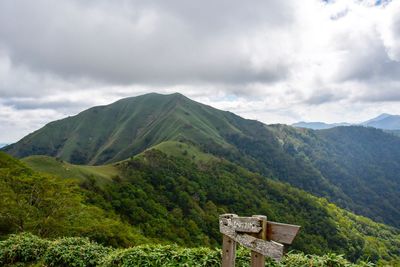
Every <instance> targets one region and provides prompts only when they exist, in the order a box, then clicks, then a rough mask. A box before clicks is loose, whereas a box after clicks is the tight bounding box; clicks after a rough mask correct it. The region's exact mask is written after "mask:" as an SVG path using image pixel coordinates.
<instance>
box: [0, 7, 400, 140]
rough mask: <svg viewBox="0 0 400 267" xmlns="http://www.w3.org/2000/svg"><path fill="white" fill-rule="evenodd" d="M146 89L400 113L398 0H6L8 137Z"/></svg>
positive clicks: (271, 104)
mask: <svg viewBox="0 0 400 267" xmlns="http://www.w3.org/2000/svg"><path fill="white" fill-rule="evenodd" d="M147 92H159V93H172V92H180V93H183V94H185V95H186V96H188V97H190V98H192V99H194V100H197V101H200V102H203V103H206V104H210V105H212V106H214V107H217V108H220V109H224V110H229V111H232V112H235V113H237V114H239V115H241V116H243V117H246V118H252V119H257V120H260V121H263V122H265V123H276V122H282V123H293V122H296V121H300V120H306V121H325V122H340V121H348V122H357V121H363V120H366V119H369V118H371V117H374V116H376V115H379V114H380V113H383V112H386V113H393V114H400V1H399V0H393V1H388V0H386V1H384V0H381V1H376V0H336V1H335V0H329V1H328V0H325V1H323V0H302V1H299V0H285V1H282V0H254V1H253V0H251V1H236V0H217V1H216V0H202V1H191V0H169V1H165V0H160V1H151V0H119V1H109V0H86V1H78V0H58V1H54V0H35V1H31V0H25V1H24V0H1V1H0V143H10V142H14V141H17V140H18V139H20V138H21V137H23V136H24V135H26V134H28V133H29V132H31V131H33V130H36V129H37V128H39V127H41V126H43V125H44V124H46V123H48V122H50V121H52V120H55V119H60V118H63V117H65V116H69V115H74V114H76V113H78V112H79V111H82V110H84V109H86V108H88V107H91V106H93V105H99V104H107V103H111V102H113V101H115V100H117V99H119V98H123V97H127V96H135V95H140V94H143V93H147Z"/></svg>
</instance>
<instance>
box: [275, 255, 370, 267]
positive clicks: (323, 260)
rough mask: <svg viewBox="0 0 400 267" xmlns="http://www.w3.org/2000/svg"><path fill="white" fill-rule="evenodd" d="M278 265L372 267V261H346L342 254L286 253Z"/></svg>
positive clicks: (293, 266) (296, 266) (297, 266)
mask: <svg viewBox="0 0 400 267" xmlns="http://www.w3.org/2000/svg"><path fill="white" fill-rule="evenodd" d="M278 266H285V267H373V266H375V265H374V264H373V263H370V262H364V261H361V262H359V263H358V264H353V263H350V262H348V261H347V260H346V259H344V258H343V256H342V255H336V254H332V253H329V254H326V255H323V256H315V255H304V254H294V253H290V254H288V255H287V256H286V257H285V258H284V259H283V261H282V263H281V264H279V265H278Z"/></svg>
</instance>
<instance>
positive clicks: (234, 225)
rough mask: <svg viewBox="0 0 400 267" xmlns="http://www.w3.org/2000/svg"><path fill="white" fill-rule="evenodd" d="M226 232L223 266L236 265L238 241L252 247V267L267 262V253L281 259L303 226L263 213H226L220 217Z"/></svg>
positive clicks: (230, 266)
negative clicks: (283, 221) (277, 220)
mask: <svg viewBox="0 0 400 267" xmlns="http://www.w3.org/2000/svg"><path fill="white" fill-rule="evenodd" d="M219 229H220V232H221V233H222V234H223V237H224V238H223V245H222V247H223V252H222V267H233V266H235V252H236V243H239V244H240V245H242V246H244V247H246V248H248V249H250V250H251V251H252V265H251V266H252V267H258V266H264V263H265V256H268V257H271V258H273V259H275V260H278V261H279V260H280V259H281V258H282V256H283V253H284V245H283V244H287V245H290V244H291V243H292V242H293V240H294V238H295V237H296V235H297V233H298V232H299V230H300V226H298V225H291V224H284V223H276V222H269V221H267V217H266V216H263V215H253V216H252V217H239V216H237V215H236V214H223V215H220V217H219Z"/></svg>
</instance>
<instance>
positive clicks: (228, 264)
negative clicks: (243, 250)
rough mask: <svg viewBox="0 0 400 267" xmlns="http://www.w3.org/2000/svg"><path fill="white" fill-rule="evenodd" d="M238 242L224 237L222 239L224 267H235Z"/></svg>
mask: <svg viewBox="0 0 400 267" xmlns="http://www.w3.org/2000/svg"><path fill="white" fill-rule="evenodd" d="M235 260H236V241H235V240H233V239H232V238H230V237H229V236H226V235H223V239H222V267H235Z"/></svg>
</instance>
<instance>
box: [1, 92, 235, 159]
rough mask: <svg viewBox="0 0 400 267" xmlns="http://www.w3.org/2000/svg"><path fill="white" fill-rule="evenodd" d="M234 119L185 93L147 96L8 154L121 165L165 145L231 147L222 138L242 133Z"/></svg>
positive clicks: (52, 128)
mask: <svg viewBox="0 0 400 267" xmlns="http://www.w3.org/2000/svg"><path fill="white" fill-rule="evenodd" d="M228 115H229V113H227V112H221V111H218V110H215V109H213V108H211V107H208V106H205V105H201V104H199V103H196V102H194V101H191V100H190V99H188V98H186V97H184V96H182V95H180V94H172V95H166V96H164V95H158V94H147V95H143V96H140V97H133V98H126V99H122V100H120V101H117V102H115V103H113V104H111V105H108V106H100V107H94V108H91V109H88V110H86V111H83V112H81V113H80V114H78V115H76V116H73V117H68V118H66V119H63V120H60V121H55V122H52V123H49V124H47V125H46V126H45V127H43V128H42V129H40V130H38V131H36V132H34V133H32V134H30V135H28V136H27V137H25V138H23V139H22V140H21V141H19V142H18V143H16V144H14V145H11V146H8V147H7V148H6V149H5V150H6V151H7V152H8V153H10V154H12V155H14V156H17V157H26V156H29V155H49V156H55V157H59V158H61V159H63V160H66V161H69V162H71V163H79V164H81V163H86V164H87V163H89V164H99V163H106V162H115V161H119V160H124V159H126V158H128V157H130V156H132V155H134V154H137V153H139V152H142V151H143V150H145V149H146V148H148V147H151V146H153V145H155V144H158V143H161V142H162V141H165V140H178V139H186V138H187V139H190V140H195V141H199V142H205V141H207V140H209V139H211V140H213V141H214V142H216V143H219V144H226V143H225V142H224V139H223V138H222V137H221V133H225V132H236V131H238V130H237V129H235V128H234V127H233V126H232V125H230V124H229V122H227V119H226V116H228Z"/></svg>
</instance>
